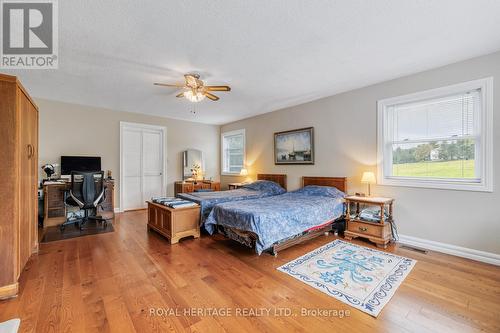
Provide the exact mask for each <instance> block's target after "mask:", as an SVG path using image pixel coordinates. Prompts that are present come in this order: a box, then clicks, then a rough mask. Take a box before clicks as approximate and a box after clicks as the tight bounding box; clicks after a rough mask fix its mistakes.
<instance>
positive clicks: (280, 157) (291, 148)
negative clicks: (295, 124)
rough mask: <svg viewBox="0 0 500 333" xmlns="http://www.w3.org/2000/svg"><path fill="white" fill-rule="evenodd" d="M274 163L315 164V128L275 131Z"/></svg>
mask: <svg viewBox="0 0 500 333" xmlns="http://www.w3.org/2000/svg"><path fill="white" fill-rule="evenodd" d="M274 164H314V128H313V127H308V128H301V129H296V130H292V131H285V132H277V133H274Z"/></svg>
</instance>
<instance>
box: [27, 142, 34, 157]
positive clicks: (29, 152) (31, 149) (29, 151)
mask: <svg viewBox="0 0 500 333" xmlns="http://www.w3.org/2000/svg"><path fill="white" fill-rule="evenodd" d="M27 147H28V159H30V158H31V157H32V156H33V146H32V145H31V144H28V146H27Z"/></svg>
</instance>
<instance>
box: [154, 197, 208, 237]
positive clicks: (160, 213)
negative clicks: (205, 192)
mask: <svg viewBox="0 0 500 333" xmlns="http://www.w3.org/2000/svg"><path fill="white" fill-rule="evenodd" d="M147 204H148V230H154V231H156V232H158V233H159V234H161V235H163V236H165V237H166V238H167V239H168V240H169V242H170V244H175V243H178V242H179V240H180V239H181V238H184V237H188V236H193V237H194V238H199V237H200V207H199V206H196V207H187V208H176V209H173V208H169V207H166V206H163V205H159V204H156V203H153V202H149V201H148V202H147Z"/></svg>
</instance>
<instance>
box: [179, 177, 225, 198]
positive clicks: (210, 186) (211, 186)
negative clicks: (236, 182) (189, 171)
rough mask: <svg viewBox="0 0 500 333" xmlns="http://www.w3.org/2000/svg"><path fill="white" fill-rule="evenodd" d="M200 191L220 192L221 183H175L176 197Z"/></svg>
mask: <svg viewBox="0 0 500 333" xmlns="http://www.w3.org/2000/svg"><path fill="white" fill-rule="evenodd" d="M199 190H212V191H220V183H219V182H211V181H208V180H199V181H197V182H194V181H179V182H175V195H176V196H177V194H178V193H190V192H195V191H199Z"/></svg>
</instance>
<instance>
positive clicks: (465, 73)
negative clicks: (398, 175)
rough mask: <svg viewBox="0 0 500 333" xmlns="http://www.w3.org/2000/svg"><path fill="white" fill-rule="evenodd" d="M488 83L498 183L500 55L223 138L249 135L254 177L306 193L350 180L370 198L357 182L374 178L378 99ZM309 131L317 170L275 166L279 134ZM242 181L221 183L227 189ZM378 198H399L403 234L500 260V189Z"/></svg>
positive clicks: (346, 96)
mask: <svg viewBox="0 0 500 333" xmlns="http://www.w3.org/2000/svg"><path fill="white" fill-rule="evenodd" d="M332 75H334V73H333V74H332ZM488 76H493V77H494V80H495V83H494V142H495V144H496V147H495V148H494V151H495V153H494V154H495V156H494V178H495V179H499V178H500V149H499V147H498V146H499V145H500V114H499V112H500V110H499V106H500V53H495V54H492V55H488V56H484V57H480V58H475V59H472V60H469V61H464V62H461V63H457V64H452V65H449V66H446V67H442V68H439V69H435V70H431V71H427V72H423V73H420V74H416V75H411V76H408V77H404V78H400V79H396V80H392V81H388V82H384V83H381V84H377V85H373V86H369V87H365V88H362V89H358V90H354V91H350V92H347V93H343V94H339V95H335V96H332V97H328V98H324V99H321V100H317V101H314V102H310V103H307V104H303V105H299V106H296V107H291V108H287V109H283V110H279V111H276V112H272V113H267V114H264V115H261V116H257V117H253V118H249V119H246V120H242V121H238V122H235V123H231V124H228V125H225V126H223V127H222V131H229V130H235V129H240V128H245V129H246V140H247V141H246V148H247V162H248V168H249V172H250V173H251V174H253V175H254V176H255V174H256V173H258V172H269V173H286V174H287V175H288V187H289V189H291V190H293V189H296V188H298V187H299V186H300V177H301V176H347V177H348V186H349V192H351V193H352V192H354V191H358V190H359V191H365V192H366V187H365V186H362V184H360V182H359V180H360V178H361V173H362V172H363V171H366V170H372V171H374V172H375V171H376V157H377V137H376V131H377V125H376V102H377V100H379V99H382V98H387V97H393V96H398V95H403V94H407V93H412V92H417V91H422V90H426V89H432V88H437V87H441V86H445V85H450V84H454V83H459V82H464V81H468V80H473V79H479V78H484V77H488ZM308 126H314V130H315V146H316V164H315V165H313V166H307V165H306V166H299V165H295V166H293V165H292V166H277V165H274V163H273V133H274V132H276V131H284V130H291V129H295V128H301V127H308ZM238 180H239V178H238V177H229V176H223V177H222V181H223V183H227V182H230V181H238ZM496 184H497V185H498V182H496ZM373 192H374V193H375V194H377V195H385V196H391V197H395V198H396V206H395V218H396V222H397V225H398V226H399V232H400V234H403V235H407V236H413V237H418V238H423V239H428V240H434V241H437V242H443V243H448V244H454V245H458V246H463V247H467V248H471V249H476V250H482V251H487V252H493V253H498V254H500V241H499V235H500V210H499V204H500V192H499V190H498V186H495V191H494V192H493V193H484V192H466V191H450V190H435V189H434V190H433V189H422V188H408V187H391V186H375V187H374V189H373Z"/></svg>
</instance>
